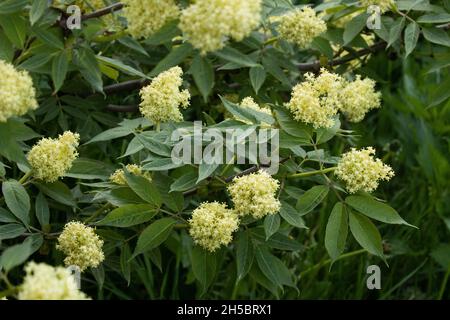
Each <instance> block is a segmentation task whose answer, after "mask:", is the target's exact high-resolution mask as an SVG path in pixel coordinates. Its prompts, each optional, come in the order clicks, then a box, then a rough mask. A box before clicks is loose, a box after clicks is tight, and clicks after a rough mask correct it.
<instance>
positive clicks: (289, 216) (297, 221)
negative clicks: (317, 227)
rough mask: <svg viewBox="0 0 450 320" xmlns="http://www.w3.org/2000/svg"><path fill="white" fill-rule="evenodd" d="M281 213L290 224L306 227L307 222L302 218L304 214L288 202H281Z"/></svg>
mask: <svg viewBox="0 0 450 320" xmlns="http://www.w3.org/2000/svg"><path fill="white" fill-rule="evenodd" d="M280 215H281V216H282V217H283V219H284V220H286V222H287V223H289V224H290V225H292V226H294V227H297V228H305V229H307V227H306V226H305V222H304V221H303V219H302V215H301V214H300V213H299V212H298V211H297V210H296V209H295V208H294V207H292V206H291V205H290V204H288V203H287V202H282V203H281V209H280Z"/></svg>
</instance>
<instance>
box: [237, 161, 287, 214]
mask: <svg viewBox="0 0 450 320" xmlns="http://www.w3.org/2000/svg"><path fill="white" fill-rule="evenodd" d="M278 188H279V182H278V180H275V179H273V178H272V177H271V176H270V175H269V174H268V173H267V172H265V171H262V170H261V171H259V172H257V173H251V174H249V175H245V176H242V177H237V178H234V179H233V182H232V183H231V185H229V186H228V192H229V193H230V196H231V200H232V201H233V204H234V210H235V211H236V213H237V214H239V215H241V216H244V215H251V216H253V218H255V219H260V218H262V217H264V216H266V215H268V214H275V213H277V212H278V211H279V210H280V201H279V200H278V199H277V197H276V191H277V190H278Z"/></svg>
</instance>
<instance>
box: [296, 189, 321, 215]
mask: <svg viewBox="0 0 450 320" xmlns="http://www.w3.org/2000/svg"><path fill="white" fill-rule="evenodd" d="M328 190H329V188H328V187H327V186H314V187H312V188H311V189H309V190H308V191H306V192H305V193H304V194H302V195H301V196H300V198H299V199H298V201H297V205H296V208H297V210H298V211H299V213H300V214H301V215H305V214H307V213H309V212H311V211H312V210H313V209H314V208H315V207H317V206H318V205H319V204H320V203H321V202H322V201H323V199H325V197H326V196H327V194H328Z"/></svg>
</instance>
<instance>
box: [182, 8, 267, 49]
mask: <svg viewBox="0 0 450 320" xmlns="http://www.w3.org/2000/svg"><path fill="white" fill-rule="evenodd" d="M260 18H261V0H196V1H195V2H194V3H193V4H191V5H190V6H189V7H188V8H186V9H185V10H183V11H182V13H181V18H180V24H179V27H180V29H181V30H182V31H183V33H184V35H185V37H186V38H187V39H188V40H189V42H190V43H192V45H193V46H194V47H195V48H197V49H199V50H200V51H201V53H202V54H206V53H207V52H212V51H216V50H220V49H222V48H223V47H224V46H225V42H226V40H227V38H230V37H231V38H233V39H234V40H236V41H242V39H244V38H245V37H246V36H248V35H249V34H250V32H251V31H252V30H253V29H255V28H256V27H257V26H258V24H259V22H260Z"/></svg>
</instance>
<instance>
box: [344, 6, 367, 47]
mask: <svg viewBox="0 0 450 320" xmlns="http://www.w3.org/2000/svg"><path fill="white" fill-rule="evenodd" d="M368 17H369V15H368V14H367V13H362V14H360V15H357V16H356V17H354V18H353V19H352V20H351V21H350V22H348V23H347V24H346V25H345V29H344V36H343V37H344V45H346V44H348V43H350V41H352V40H353V39H354V38H355V37H356V36H357V35H358V34H359V33H360V32H361V30H362V29H363V28H364V26H365V25H366V22H367V19H368Z"/></svg>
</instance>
